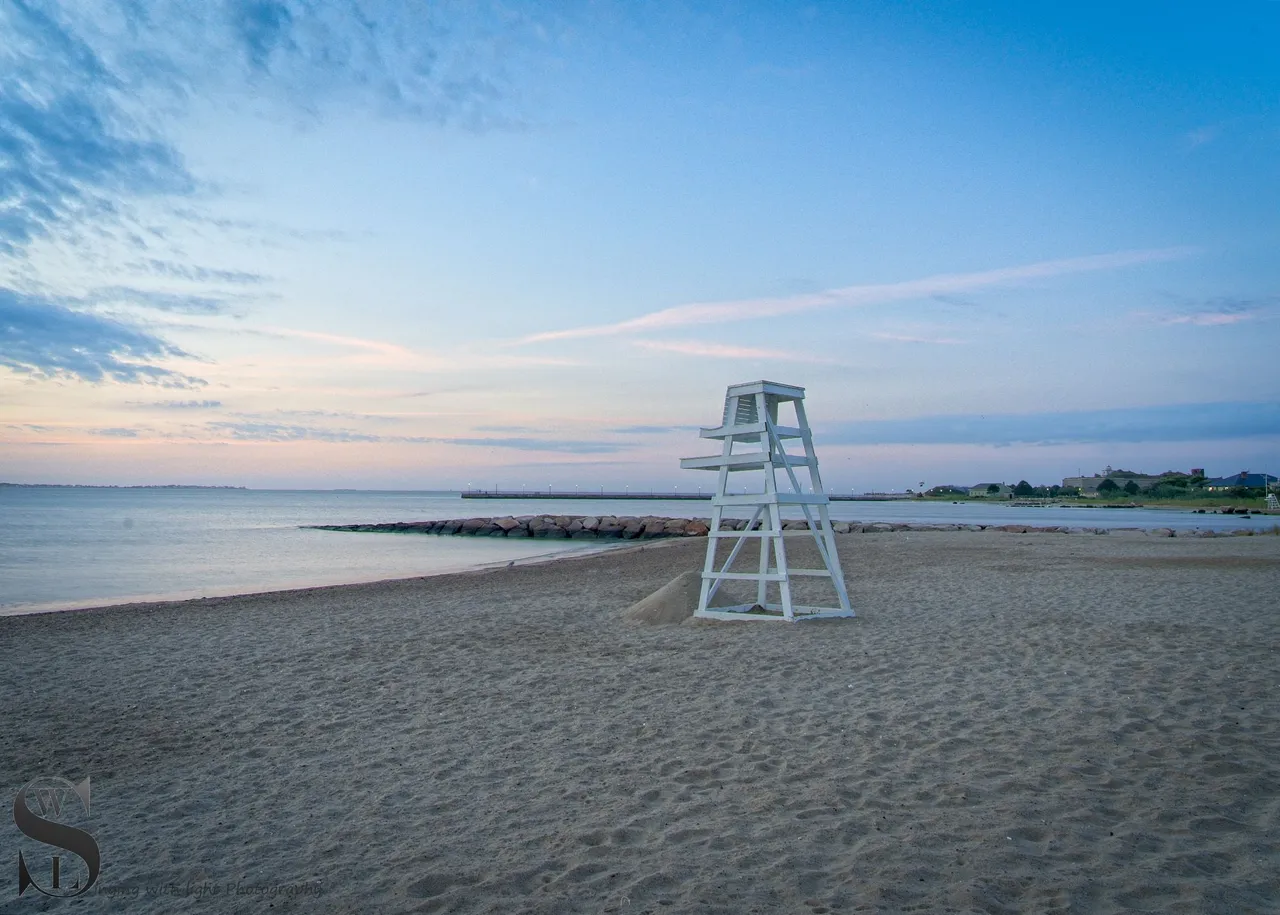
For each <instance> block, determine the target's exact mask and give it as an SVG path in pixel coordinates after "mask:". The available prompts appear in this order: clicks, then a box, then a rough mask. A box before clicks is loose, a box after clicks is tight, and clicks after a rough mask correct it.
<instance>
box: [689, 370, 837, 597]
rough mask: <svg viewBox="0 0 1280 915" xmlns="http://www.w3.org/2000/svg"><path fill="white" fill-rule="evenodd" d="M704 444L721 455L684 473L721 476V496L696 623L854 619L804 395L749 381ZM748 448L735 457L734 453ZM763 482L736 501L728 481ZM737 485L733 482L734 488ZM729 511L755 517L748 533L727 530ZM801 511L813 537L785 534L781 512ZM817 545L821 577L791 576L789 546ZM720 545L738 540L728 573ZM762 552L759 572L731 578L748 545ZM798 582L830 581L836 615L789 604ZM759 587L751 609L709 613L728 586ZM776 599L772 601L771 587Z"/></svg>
mask: <svg viewBox="0 0 1280 915" xmlns="http://www.w3.org/2000/svg"><path fill="white" fill-rule="evenodd" d="M784 406H785V407H790V409H791V410H792V411H794V416H795V418H794V425H781V424H780V423H779V410H780V408H782V407H784ZM699 436H700V437H701V438H706V439H715V440H719V441H720V442H721V443H722V444H721V452H720V454H718V455H714V456H711V457H696V458H682V459H681V461H680V466H681V467H682V468H684V469H686V470H714V471H718V479H717V483H716V493H715V496H714V497H713V498H712V500H711V525H710V530H709V532H708V534H707V557H706V561H705V563H704V565H703V569H702V590H701V593H700V594H699V597H698V609H697V611H695V613H694V616H698V617H703V618H708V619H730V620H753V619H757V620H769V619H772V620H786V621H787V622H795V621H797V620H805V619H822V618H827V617H851V616H854V615H855V614H854V612H853V609H852V608H851V607H850V606H849V595H848V593H847V591H846V590H845V586H844V573H843V572H842V571H841V570H840V557H839V556H838V555H837V553H836V541H835V533H834V532H833V531H832V529H831V517H830V511H829V506H830V500H829V499H828V498H827V495H826V493H825V492H824V491H823V489H822V477H821V476H820V475H819V473H818V458H817V456H816V455H815V454H814V452H813V436H812V434H811V432H810V430H809V421H808V419H807V418H806V417H805V412H804V388H801V387H796V386H794V385H788V384H778V383H777V382H774V381H752V382H748V383H746V384H735V385H732V386H730V387H729V389H728V391H727V392H726V394H725V398H724V417H723V419H722V420H721V423H720V425H719V426H717V427H715V428H711V429H702V430H701V431H700V432H699ZM784 441H799V442H800V444H801V445H802V447H803V448H804V454H803V456H802V455H800V454H794V455H793V454H788V453H787V451H786V449H785V448H784V447H783V442H784ZM744 445H745V446H750V447H748V448H747V449H746V450H742V449H741V448H739V450H735V446H744ZM801 468H802V469H805V470H807V471H808V477H809V480H808V482H809V491H808V492H805V491H804V489H803V488H802V486H801V482H800V478H799V477H798V476H797V474H796V471H797V469H801ZM779 470H782V471H784V472H785V474H786V481H787V482H788V483H789V484H790V489H789V491H783V490H779V488H778V481H777V476H776V474H777V472H778V471H779ZM752 471H754V472H757V473H762V474H763V482H762V484H761V490H760V491H759V492H746V493H731V492H730V491H729V474H731V473H734V474H740V473H746V472H752ZM737 479H738V478H735V482H737ZM726 508H729V509H736V510H743V509H747V508H750V509H752V514H751V519H750V520H749V521H748V522H747V524H746V526H745V528H744V529H743V530H740V531H739V530H732V529H730V530H723V529H721V524H722V522H723V520H724V511H725V509H726ZM795 509H799V511H800V512H801V513H802V514H803V516H804V520H805V521H807V522H808V530H789V531H787V530H783V527H784V524H785V522H786V521H787V520H799V519H787V518H784V517H783V513H784V511H792V512H794V510H795ZM788 537H812V538H813V541H814V543H815V544H816V546H817V548H818V555H819V556H820V557H821V558H822V563H823V568H821V569H792V568H790V567H789V566H788V565H787V548H786V538H788ZM721 540H734V541H736V542H735V543H734V544H733V548H732V549H731V550H730V552H729V555H728V557H727V558H726V559H725V562H724V565H723V566H721V567H720V568H719V569H717V568H716V554H717V548H718V546H719V544H720V541H721ZM752 540H754V541H757V542H758V543H759V544H760V553H759V561H758V562H757V563H756V570H755V571H733V569H732V568H731V567H732V566H733V563H734V561H735V560H737V559H738V555H739V553H741V552H742V547H743V545H744V544H746V543H747V542H748V541H752ZM793 575H803V576H817V577H822V578H827V579H829V580H830V583H831V588H832V591H833V592H834V595H835V603H836V606H834V607H814V606H798V605H796V604H794V603H793V602H792V599H791V577H792V576H793ZM734 580H742V581H754V582H755V583H756V600H755V603H752V604H742V605H738V606H730V607H716V608H714V609H712V608H711V606H710V601H711V599H712V598H713V597H715V595H716V592H717V591H718V590H719V588H720V584H721V583H722V582H724V581H734ZM775 585H776V588H777V594H778V599H777V600H776V601H774V600H771V599H770V598H771V597H772V595H771V594H770V592H771V590H772V587H771V586H775Z"/></svg>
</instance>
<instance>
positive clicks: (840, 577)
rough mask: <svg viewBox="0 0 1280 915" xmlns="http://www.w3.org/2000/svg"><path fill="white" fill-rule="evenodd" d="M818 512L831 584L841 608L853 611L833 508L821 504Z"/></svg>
mask: <svg viewBox="0 0 1280 915" xmlns="http://www.w3.org/2000/svg"><path fill="white" fill-rule="evenodd" d="M818 514H819V516H820V517H821V519H822V537H823V540H825V541H826V544H827V550H826V552H827V557H826V558H827V571H828V572H830V573H831V584H832V586H833V587H834V588H835V589H836V597H837V598H838V599H839V601H840V609H841V610H848V611H849V612H850V613H852V612H853V608H852V607H851V606H850V605H849V592H848V590H847V589H846V588H845V586H844V570H843V569H842V568H841V567H840V554H839V553H838V552H837V551H836V534H835V531H834V530H832V528H831V510H830V509H829V508H828V507H827V506H826V505H819V506H818Z"/></svg>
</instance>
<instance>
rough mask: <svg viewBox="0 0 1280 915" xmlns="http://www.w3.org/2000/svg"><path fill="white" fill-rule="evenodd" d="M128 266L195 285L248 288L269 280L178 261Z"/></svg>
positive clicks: (155, 260) (146, 261)
mask: <svg viewBox="0 0 1280 915" xmlns="http://www.w3.org/2000/svg"><path fill="white" fill-rule="evenodd" d="M126 266H128V267H130V268H132V269H134V270H138V271H141V272H143V273H150V274H152V275H154V276H162V277H166V278H168V279H176V280H190V281H191V282H193V283H228V284H232V285H241V286H247V285H256V284H259V283H264V282H266V280H267V278H266V277H265V276H263V275H262V274H261V273H250V272H248V271H244V270H219V269H217V268H214V267H201V266H197V265H195V264H182V263H178V262H177V261H170V260H162V259H160V258H155V257H149V258H146V259H144V260H137V261H131V262H130V263H129V264H127V265H126Z"/></svg>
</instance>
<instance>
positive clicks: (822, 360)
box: [0, 0, 1280, 490]
mask: <svg viewBox="0 0 1280 915" xmlns="http://www.w3.org/2000/svg"><path fill="white" fill-rule="evenodd" d="M0 29H2V30H3V31H4V33H5V34H6V36H7V39H6V41H5V42H3V44H2V46H0V67H3V69H4V79H3V80H0V479H8V480H19V481H27V482H100V483H143V482H156V483H172V482H189V483H233V484H244V485H250V486H320V487H325V486H362V487H363V486H367V487H411V488H434V487H455V486H465V485H467V484H468V483H471V484H473V485H484V486H490V485H495V484H498V485H503V486H510V487H515V486H518V485H529V486H545V485H547V484H554V485H557V486H562V487H571V486H572V485H575V484H581V485H613V486H619V487H620V486H622V485H624V484H631V485H633V486H642V487H647V486H656V487H667V486H673V485H688V486H693V485H696V484H697V483H699V482H705V481H703V480H701V479H695V478H694V477H695V475H693V474H688V473H683V474H682V473H681V472H680V471H679V470H678V469H677V463H676V462H677V458H678V457H680V456H682V455H689V454H695V453H699V452H700V449H702V448H703V447H704V446H703V445H701V444H700V443H699V441H698V439H697V438H696V435H695V433H694V431H693V430H694V429H695V428H696V426H697V425H698V424H711V423H713V422H714V421H715V420H716V419H717V418H718V414H719V404H720V399H721V397H722V396H723V390H724V388H725V386H726V385H728V384H731V383H735V382H739V381H745V380H750V379H755V378H760V377H765V378H771V379H774V380H779V381H784V382H787V383H793V384H802V385H805V386H806V387H807V389H808V397H809V403H810V406H809V415H810V418H811V420H812V421H813V422H814V424H815V427H816V430H817V442H818V447H819V455H820V457H821V458H822V459H823V463H824V467H825V477H826V479H827V480H828V482H829V484H830V485H831V486H832V487H834V488H840V489H844V488H852V489H858V490H862V489H872V488H876V489H887V488H899V489H900V488H905V487H907V486H914V485H916V484H917V483H918V482H919V481H921V480H924V481H926V482H929V483H941V482H960V483H963V482H973V481H976V480H991V479H1004V480H1009V481H1016V480H1017V479H1020V478H1024V477H1025V478H1027V479H1030V480H1032V481H1033V482H1049V481H1052V480H1055V479H1059V478H1061V477H1062V476H1064V475H1067V474H1075V473H1076V472H1078V471H1079V470H1084V471H1085V472H1091V471H1094V470H1097V469H1100V468H1101V467H1103V466H1104V465H1107V464H1110V465H1113V466H1124V467H1134V468H1135V469H1143V470H1148V471H1160V470H1165V469H1170V468H1179V469H1186V468H1189V467H1192V466H1196V467H1205V468H1206V469H1208V470H1209V472H1210V473H1212V474H1218V473H1221V474H1226V473H1232V472H1236V471H1238V470H1241V469H1243V468H1250V469H1253V470H1269V471H1271V472H1276V470H1277V468H1280V422H1277V420H1278V419H1280V417H1278V415H1277V407H1276V404H1277V402H1280V371H1278V370H1277V366H1278V365H1280V357H1278V356H1277V353H1278V352H1280V216H1278V215H1277V214H1280V167H1278V163H1280V55H1277V54H1276V52H1275V48H1276V47H1277V42H1278V41H1280V3H1277V2H1273V0H1241V2H1239V3H1234V4H1230V5H1224V6H1223V7H1222V8H1210V7H1209V6H1207V5H1204V4H1200V3H1130V4H1124V5H1120V6H1117V5H1116V4H1101V3H1099V4H1092V3H1076V4H1069V5H1054V6H1045V5H1041V4H1015V3H986V4H973V3H960V2H936V3H921V4H901V3H889V2H884V3H874V2H866V3H857V4H845V3H830V4H822V3H818V4H812V5H807V6H806V5H799V4H784V3H737V4H731V3H724V4H656V5H655V4H628V3H599V2H596V3H582V4H519V5H514V6H507V5H504V4H485V3H467V4H461V3H459V4H451V3H442V4H430V5H428V4H418V3H407V2H404V3H396V2H390V0H386V2H376V3H374V2H358V0H348V2H343V3H331V4H328V3H326V4H313V3H299V2H278V0H242V2H210V3H207V4H201V5H198V6H195V5H192V4H188V3H178V2H168V3H166V2H146V3H142V2H135V0H102V2H98V3H92V4H43V3H35V2H30V0H14V2H10V3H7V4H5V5H4V6H3V7H0Z"/></svg>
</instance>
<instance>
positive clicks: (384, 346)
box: [244, 327, 421, 359]
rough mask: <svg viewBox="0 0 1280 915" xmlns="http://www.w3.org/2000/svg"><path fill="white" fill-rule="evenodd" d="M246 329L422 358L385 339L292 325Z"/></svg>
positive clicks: (269, 334) (253, 331)
mask: <svg viewBox="0 0 1280 915" xmlns="http://www.w3.org/2000/svg"><path fill="white" fill-rule="evenodd" d="M244 330H245V332H248V333H260V334H265V335H268V336H276V337H292V338H294V339H296V340H309V341H311V342H313V343H328V344H332V345H334V346H344V347H348V348H351V349H360V350H368V351H369V352H374V353H379V354H381V355H383V356H391V357H393V358H397V359H416V358H421V357H420V356H419V354H418V353H416V352H414V351H413V350H411V349H409V348H408V347H407V346H401V345H400V344H398V343H388V342H386V341H384V340H366V339H364V338H362V337H345V336H342V335H340V334H326V333H322V332H320V331H314V330H296V329H294V328H290V327H256V328H245V329H244Z"/></svg>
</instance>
